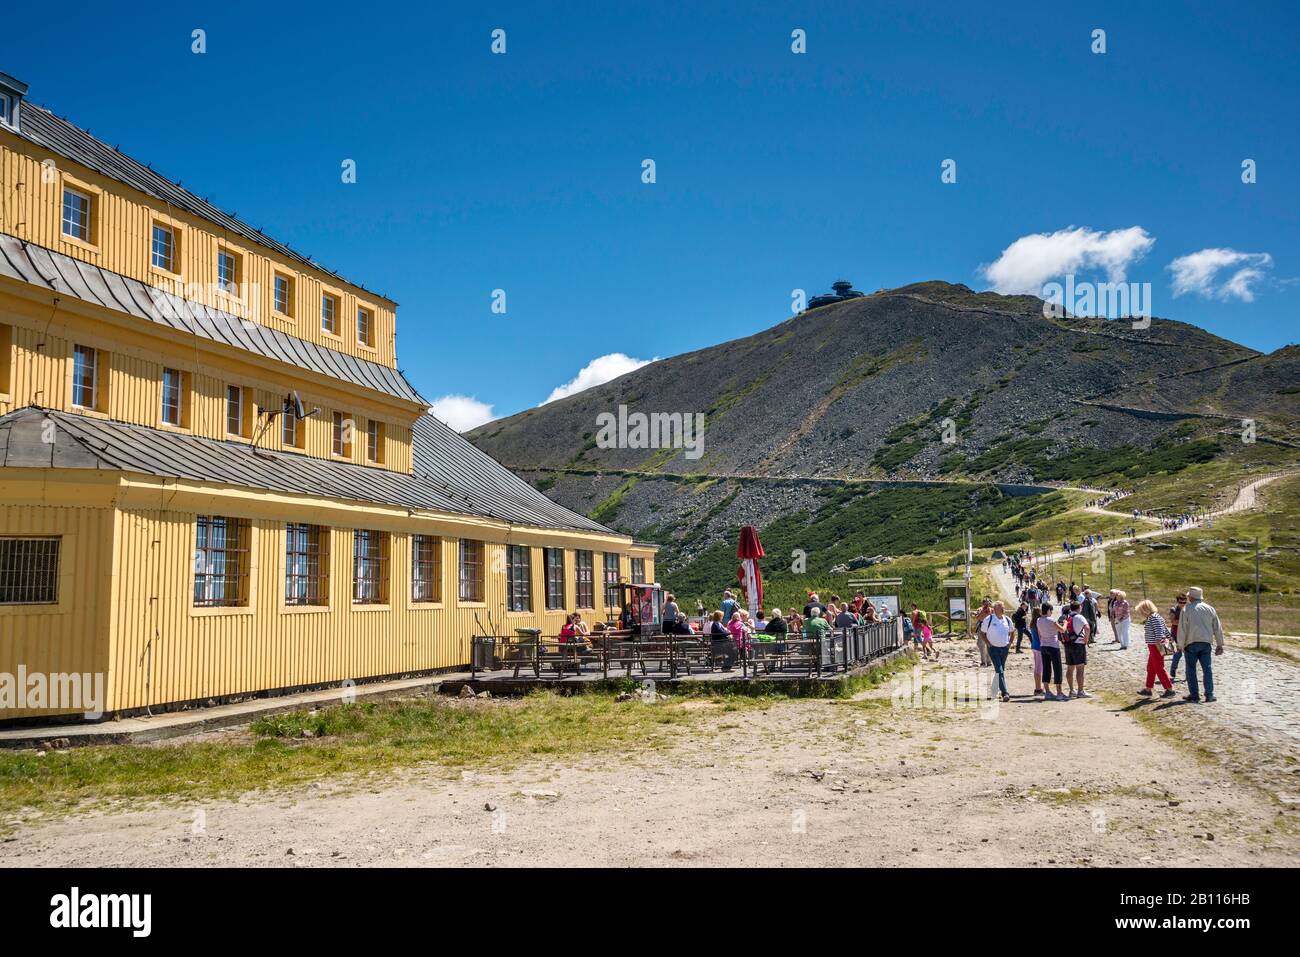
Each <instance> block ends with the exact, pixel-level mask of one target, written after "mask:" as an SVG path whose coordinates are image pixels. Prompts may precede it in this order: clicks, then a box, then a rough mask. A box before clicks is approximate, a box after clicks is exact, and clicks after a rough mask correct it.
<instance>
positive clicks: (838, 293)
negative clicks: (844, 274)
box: [808, 279, 866, 309]
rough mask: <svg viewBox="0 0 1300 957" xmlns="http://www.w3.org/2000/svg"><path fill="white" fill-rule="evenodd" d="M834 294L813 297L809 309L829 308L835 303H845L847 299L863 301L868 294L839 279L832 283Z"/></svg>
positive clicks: (828, 293)
mask: <svg viewBox="0 0 1300 957" xmlns="http://www.w3.org/2000/svg"><path fill="white" fill-rule="evenodd" d="M831 289H832V290H834V291H833V292H826V293H822V294H821V295H820V296H813V297H812V299H811V300H810V301H809V302H808V308H809V309H816V308H817V307H818V306H829V305H830V304H831V303H833V302H843V301H844V300H845V299H861V298H862V297H863V296H865V295H866V293H863V292H859V291H858V290H856V289H854V288H853V283H851V282H849V281H848V280H847V279H837V280H835V282H833V283H831Z"/></svg>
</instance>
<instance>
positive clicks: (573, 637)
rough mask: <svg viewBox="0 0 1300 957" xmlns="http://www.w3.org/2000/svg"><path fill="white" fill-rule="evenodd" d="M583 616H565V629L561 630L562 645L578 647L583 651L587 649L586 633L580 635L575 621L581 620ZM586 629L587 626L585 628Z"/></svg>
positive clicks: (576, 614) (574, 614)
mask: <svg viewBox="0 0 1300 957" xmlns="http://www.w3.org/2000/svg"><path fill="white" fill-rule="evenodd" d="M581 618H582V616H581V615H579V614H578V613H577V612H574V613H573V614H572V615H565V616H564V627H563V628H561V629H560V644H562V645H577V646H578V647H579V648H581V649H582V650H583V651H585V650H586V649H587V640H586V636H585V634H584V633H580V632H579V631H578V628H577V626H576V624H575V620H579V621H580V620H581ZM583 627H584V628H585V627H586V626H585V625H584V626H583Z"/></svg>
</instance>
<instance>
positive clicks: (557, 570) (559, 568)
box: [543, 548, 564, 611]
mask: <svg viewBox="0 0 1300 957" xmlns="http://www.w3.org/2000/svg"><path fill="white" fill-rule="evenodd" d="M543 555H544V556H545V560H546V610H547V611H557V610H559V609H562V608H563V607H564V549H562V548H547V549H544V550H543Z"/></svg>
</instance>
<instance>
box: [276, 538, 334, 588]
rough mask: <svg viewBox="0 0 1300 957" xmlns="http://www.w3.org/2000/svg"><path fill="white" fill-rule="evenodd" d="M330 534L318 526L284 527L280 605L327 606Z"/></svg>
mask: <svg viewBox="0 0 1300 957" xmlns="http://www.w3.org/2000/svg"><path fill="white" fill-rule="evenodd" d="M329 567H330V533H329V529H328V528H323V527H322V526H320V525H304V524H301V523H292V522H291V523H290V524H288V525H286V526H285V527H284V603H285V604H286V605H328V604H329V598H330V596H329Z"/></svg>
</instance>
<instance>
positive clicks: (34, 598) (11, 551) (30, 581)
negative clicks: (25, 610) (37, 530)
mask: <svg viewBox="0 0 1300 957" xmlns="http://www.w3.org/2000/svg"><path fill="white" fill-rule="evenodd" d="M59 545H60V540H59V539H58V538H0V605H53V604H56V603H57V602H58V600H59Z"/></svg>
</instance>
